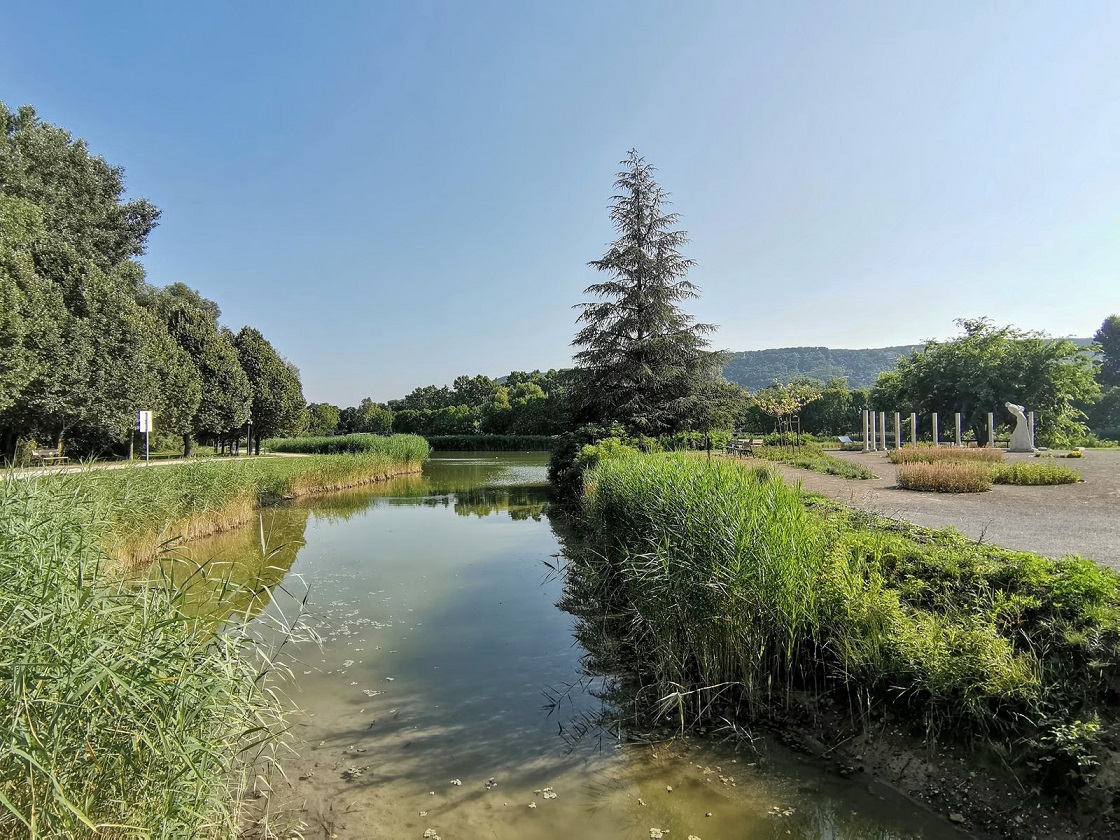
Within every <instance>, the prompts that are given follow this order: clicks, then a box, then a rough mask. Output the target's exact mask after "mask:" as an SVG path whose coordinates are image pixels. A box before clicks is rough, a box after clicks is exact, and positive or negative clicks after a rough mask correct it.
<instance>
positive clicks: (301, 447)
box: [264, 434, 430, 464]
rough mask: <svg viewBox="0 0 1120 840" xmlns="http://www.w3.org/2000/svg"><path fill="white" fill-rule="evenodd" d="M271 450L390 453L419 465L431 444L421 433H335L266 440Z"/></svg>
mask: <svg viewBox="0 0 1120 840" xmlns="http://www.w3.org/2000/svg"><path fill="white" fill-rule="evenodd" d="M264 445H265V447H266V448H267V449H268V450H269V451H271V452H291V453H297V454H304V455H340V454H346V453H351V454H353V453H362V454H370V455H372V454H377V455H387V456H389V457H390V458H392V459H393V460H394V461H401V462H404V463H406V464H418V463H420V462H421V461H423V460H424V459H425V458H427V457H428V452H429V449H430V447H429V446H428V442H427V441H426V440H424V438H422V437H420V435H391V436H388V437H386V436H384V435H370V434H354V435H331V436H328V437H302V438H272V439H270V440H266V441H265V444H264Z"/></svg>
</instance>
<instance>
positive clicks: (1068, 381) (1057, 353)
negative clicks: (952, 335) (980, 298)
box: [871, 318, 1100, 446]
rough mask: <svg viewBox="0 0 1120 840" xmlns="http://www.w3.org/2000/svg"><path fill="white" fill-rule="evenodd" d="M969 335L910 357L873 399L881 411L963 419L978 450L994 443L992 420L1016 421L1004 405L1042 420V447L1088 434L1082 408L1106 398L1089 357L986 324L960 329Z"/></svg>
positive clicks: (1072, 347)
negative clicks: (1102, 396)
mask: <svg viewBox="0 0 1120 840" xmlns="http://www.w3.org/2000/svg"><path fill="white" fill-rule="evenodd" d="M956 323H957V325H958V326H960V327H961V328H962V329H963V330H964V335H962V336H961V337H959V338H956V339H953V340H952V341H945V342H940V341H928V342H926V345H925V349H924V350H920V351H916V352H914V353H910V354H907V355H904V356H902V357H900V358H899V359H898V361H897V362H896V363H895V369H894V370H893V371H888V372H886V373H884V374H881V375H880V377H879V380H878V382H877V383H876V385H875V389H874V390H873V392H872V395H871V402H872V407H873V408H875V409H877V410H880V411H892V410H893V411H907V412H910V411H917V412H923V413H925V412H933V411H936V412H938V413H939V414H940V415H941V416H942V417H943V418H947V417H951V416H952V415H953V413H954V412H958V411H959V412H960V413H961V415H962V422H963V423H964V425H966V426H967V427H968V428H970V429H972V431H973V433H974V434H975V436H976V440H977V442H978V443H979V444H980V445H981V446H984V445H986V444H987V443H988V425H987V414H988V412H994V413H996V415H997V416H999V417H1000V418H1001V419H1002V420H1004V421H1006V420H1008V419H1009V414H1008V412H1007V411H1006V409H1004V403H1007V402H1011V403H1014V404H1016V405H1023V406H1026V407H1027V409H1028V410H1031V411H1034V412H1035V413H1036V418H1037V424H1038V437H1039V439H1040V440H1051V441H1052V442H1060V440H1061V439H1062V438H1063V437H1064V436H1067V435H1071V434H1072V435H1077V434H1083V433H1084V431H1085V428H1084V426H1083V425H1082V424H1081V421H1082V419H1083V417H1084V416H1083V415H1082V413H1081V412H1080V411H1079V410H1078V409H1077V408H1076V407H1075V403H1077V402H1091V401H1093V400H1094V399H1096V397H1097V396H1098V395H1099V394H1100V387H1099V386H1098V385H1097V382H1096V380H1095V379H1094V376H1093V374H1094V366H1093V360H1092V357H1091V355H1090V353H1089V352H1088V351H1087V350H1086V349H1085V348H1082V347H1078V346H1077V345H1076V344H1074V343H1073V342H1072V341H1070V340H1069V339H1053V338H1049V337H1047V336H1046V335H1045V334H1043V333H1040V332H1033V331H1030V332H1028V331H1023V330H1018V329H1016V328H1014V327H1010V326H1007V327H998V328H997V327H994V326H993V325H992V323H991V321H989V320H988V319H986V318H981V319H976V320H966V319H962V320H959V321H957V322H956Z"/></svg>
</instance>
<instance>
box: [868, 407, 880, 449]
mask: <svg viewBox="0 0 1120 840" xmlns="http://www.w3.org/2000/svg"><path fill="white" fill-rule="evenodd" d="M868 418H869V422H870V423H871V426H870V432H871V451H872V452H875V451H876V450H877V449H878V448H879V442H878V437H879V435H878V433H877V432H876V430H875V412H874V411H869V412H868Z"/></svg>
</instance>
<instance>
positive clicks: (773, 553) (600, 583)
mask: <svg viewBox="0 0 1120 840" xmlns="http://www.w3.org/2000/svg"><path fill="white" fill-rule="evenodd" d="M584 514H585V517H586V522H587V526H588V533H589V538H590V548H591V550H589V551H586V552H582V553H580V554H579V555H578V557H577V559H576V560H575V561H574V562H573V568H572V571H571V573H570V576H569V577H570V581H571V583H570V586H569V603H568V606H570V607H571V608H572V609H573V610H574V611H575V612H576V613H577V614H578V615H580V616H581V619H582V621H583V622H584V623H585V624H586V623H591V624H598V625H600V626H604V627H605V626H607V625H609V634H608V635H612V636H613V638H615V639H617V640H618V641H617V642H616V643H615V644H616V648H617V651H616V652H617V654H618V656H617V658H618V661H619V662H620V663H630V665H632V666H633V667H636V668H637V670H638V671H639V675H640V679H641V680H642V681H643V684H644V685H645V686H647V690H648V692H653V693H655V694H656V697H657V698H659V699H661V700H665V699H666V698H669V702H668V703H667V704H666V703H663V704H662V710H665V709H666V708H667V707H668V706H671V707H672V709H673V712H674V715H678V714H679V715H680V716H681V719H684V717H685V715H686V712H687V714H689V715H694V716H695V717H696V718H698V719H700V718H702V717H703V716H704V714H705V713H708V714H710V713H711V712H712V709H713V708H722V707H723V706H724V704H725V703H726V704H728V705H734V704H737V705H738V706H739V707H740V708H746V709H748V710H750V711H752V712H758V711H760V710H762V709H774V708H782V707H783V706H784V705H785V704H786V703H788V702H790V698H791V697H792V696H793V695H794V694H795V693H796V692H799V691H804V690H808V691H810V692H814V693H816V694H819V695H824V694H828V695H833V696H837V697H840V698H846V699H847V700H848V701H849V702H853V703H855V704H856V705H857V706H859V707H860V708H863V709H866V708H868V707H869V706H870V705H871V704H874V703H878V702H882V701H889V702H891V703H892V708H893V709H895V710H896V711H897V712H898V713H899V714H903V715H908V716H910V717H911V719H913V720H915V721H921V722H923V724H924V725H925V726H927V727H930V728H933V729H937V728H940V727H948V726H953V727H954V728H955V731H958V732H971V733H973V734H979V735H985V736H988V737H993V738H996V739H998V740H999V741H1000V742H1001V743H1002V744H1003V745H1004V746H1005V747H1006V748H1007V749H1008V751H1009V754H1011V755H1013V756H1015V755H1017V756H1018V757H1019V759H1021V760H1022V761H1023V762H1027V763H1030V762H1033V763H1034V764H1035V765H1036V766H1039V767H1041V766H1043V765H1045V766H1046V767H1050V768H1055V767H1057V768H1062V771H1061V772H1062V774H1065V775H1062V778H1063V779H1065V781H1066V782H1067V783H1069V782H1070V779H1073V778H1074V777H1077V778H1080V779H1084V778H1085V777H1086V776H1087V774H1089V773H1091V767H1090V766H1089V765H1088V764H1085V765H1081V764H1079V763H1078V761H1077V760H1074V758H1073V756H1074V753H1077V754H1078V755H1080V756H1081V757H1082V758H1083V757H1084V754H1082V753H1080V752H1078V751H1079V750H1081V749H1082V748H1084V749H1085V750H1090V749H1091V748H1092V745H1091V744H1089V743H1088V740H1091V738H1090V736H1092V737H1094V738H1095V737H1096V736H1095V735H1094V734H1093V733H1092V732H1090V731H1089V730H1087V729H1085V728H1084V727H1082V728H1081V729H1078V728H1077V726H1078V725H1079V724H1081V723H1083V722H1085V721H1093V720H1097V721H1099V722H1100V724H1099V726H1100V730H1099V731H1100V733H1102V737H1103V733H1105V732H1108V733H1113V734H1114V733H1115V731H1116V723H1117V721H1116V713H1115V707H1114V705H1113V704H1112V700H1111V697H1112V695H1111V691H1112V688H1111V686H1113V685H1115V684H1117V680H1120V578H1118V577H1117V575H1116V574H1115V573H1113V572H1112V571H1109V570H1105V569H1101V568H1098V567H1097V566H1096V565H1095V564H1093V563H1092V562H1090V561H1088V560H1081V559H1079V558H1068V559H1065V560H1051V559H1047V558H1043V557H1039V556H1036V555H1032V554H1024V553H1017V552H1011V551H1006V550H1002V549H999V548H995V547H992V546H985V545H979V544H977V543H975V542H973V541H970V540H966V539H965V538H963V537H961V536H960V535H959V534H956V533H955V532H951V531H946V532H934V531H926V530H923V529H919V528H915V527H912V526H908V525H902V524H899V523H896V522H892V521H890V520H879V519H876V518H874V517H871V516H868V515H864V514H859V513H856V512H853V511H850V510H848V509H845V508H843V507H841V506H839V505H836V504H834V503H830V502H824V501H823V500H814V499H808V498H805V497H802V496H800V495H799V494H798V493H797V491H796V490H794V489H793V488H790V487H788V486H786V485H785V484H784V483H782V482H781V481H780V480H778V479H776V478H774V477H773V476H772V475H770V474H769V473H768V471H748V470H746V469H743V468H742V467H741V466H739V465H737V464H733V463H729V462H713V463H710V464H709V463H707V462H705V461H703V460H699V459H696V458H685V457H680V456H643V455H638V454H633V453H630V454H627V453H624V452H622V453H617V454H616V455H614V456H608V457H602V458H600V459H599V462H598V464H597V465H596V466H594V467H593V468H591V469H590V470H589V471H588V472H587V473H586V475H585V489H584ZM716 698H721V699H720V700H719V702H718V703H717V702H715V700H716ZM729 698H732V699H733V701H734V703H732V700H731V699H729ZM1072 731H1076V732H1080V733H1081V734H1082V736H1084V738H1083V740H1084V741H1085V743H1082V742H1080V741H1079V742H1078V743H1077V744H1075V745H1074V747H1071V748H1070V749H1066V747H1069V746H1070V745H1069V743H1068V739H1067V740H1065V741H1063V740H1062V739H1063V738H1067V736H1068V734H1069V732H1072ZM1109 737H1112V735H1109ZM1059 743H1062V744H1063V746H1062V748H1061V749H1057V748H1056V747H1055V745H1057V744H1059ZM1085 754H1087V753H1085ZM1071 762H1072V763H1071ZM1067 771H1068V772H1067Z"/></svg>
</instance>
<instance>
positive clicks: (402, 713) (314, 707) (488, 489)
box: [190, 453, 965, 840]
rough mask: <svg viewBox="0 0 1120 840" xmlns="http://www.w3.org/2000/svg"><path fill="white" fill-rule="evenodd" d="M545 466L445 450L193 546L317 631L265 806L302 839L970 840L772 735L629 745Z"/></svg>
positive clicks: (517, 456)
mask: <svg viewBox="0 0 1120 840" xmlns="http://www.w3.org/2000/svg"><path fill="white" fill-rule="evenodd" d="M545 463H546V456H545V455H543V454H540V453H436V454H435V455H433V457H432V458H431V459H430V460H429V461H428V463H427V464H426V465H425V470H424V474H423V475H422V476H412V477H408V478H403V479H398V480H394V481H392V482H387V483H385V484H383V485H380V486H375V487H373V488H371V489H366V490H363V491H362V492H353V493H342V494H334V495H330V496H322V497H317V498H312V499H306V500H302V501H299V502H295V503H292V504H290V505H286V506H283V507H280V508H275V509H271V510H269V511H267V512H266V513H265V514H264V517H263V519H262V522H261V523H260V525H259V526H254V527H252V528H246V529H244V530H243V531H239V532H236V533H233V534H227V535H224V536H222V537H219V538H214V539H210V540H204V541H199V542H197V543H194V544H192V545H191V546H190V552H191V554H192V555H193V556H194V557H196V558H207V559H210V560H217V561H219V562H227V563H230V564H231V566H232V567H235V568H237V569H239V570H240V575H241V576H245V575H249V576H252V575H256V576H258V577H259V580H260V582H261V593H262V598H265V597H267V598H268V599H269V603H268V605H267V607H265V609H266V610H267V611H268V612H269V613H271V614H272V615H273V616H278V615H281V614H284V615H286V616H287V617H289V618H290V617H291V614H292V613H293V612H294V611H295V609H296V607H297V606H298V603H299V602H300V601H301V600H305V604H304V605H303V608H304V609H305V610H306V611H307V617H308V620H309V622H310V623H311V625H312V626H313V627H314V628H315V629H316V630H317V631H318V633H319V635H320V636H321V637H322V646H321V648H320V647H318V646H314V645H303V646H302V647H301V648H300V649H299V650H298V651H296V659H297V661H296V662H295V663H294V664H293V665H292V670H293V673H294V685H292V686H290V687H289V688H288V695H289V697H290V699H291V701H292V702H293V703H294V704H295V705H296V706H298V707H299V708H300V709H301V710H302V711H301V714H300V715H299V716H298V717H297V718H296V726H295V730H294V735H295V749H296V755H295V756H293V757H291V758H290V759H289V760H287V761H286V762H285V768H286V771H287V776H288V782H287V783H280V784H278V785H276V786H275V788H276V789H275V792H274V794H273V796H272V801H273V802H274V803H289V804H291V805H293V806H295V807H299V808H302V809H304V810H303V819H304V820H305V821H306V823H307V828H306V829H305V832H304V834H305V836H306V837H308V838H316V837H323V838H331V837H338V838H380V837H384V838H408V837H415V838H421V837H424V836H425V832H429V831H430V833H429V834H427V835H426V836H428V837H432V836H433V835H438V836H439V837H441V838H444V840H454V839H455V838H501V839H502V840H504V838H511V839H512V838H517V840H536V838H557V837H580V838H597V837H603V838H649V837H651V836H652V837H656V836H660V835H659V834H658V833H657V832H656V831H654V830H655V829H656V830H657V831H659V832H661V834H663V835H664V836H665V837H668V838H679V840H686V838H689V837H690V836H691V837H699V838H704V840H717V839H718V838H747V837H750V838H755V837H765V838H769V837H773V838H795V839H796V838H814V839H815V838H883V840H886V838H918V837H922V838H941V837H962V836H965V835H963V834H961V833H960V832H958V831H956V830H955V828H954V827H953V826H952V825H951V824H949V823H948V822H947V821H945V820H943V819H942V818H940V817H938V816H936V815H934V814H932V813H930V812H929V811H926V810H924V809H922V808H920V807H918V806H916V805H914V804H912V803H911V802H910V801H909V800H907V799H905V798H903V797H901V796H899V795H897V794H894V793H893V792H892V791H891V789H890V788H888V787H887V786H885V785H880V784H878V783H872V784H870V785H869V782H870V780H869V779H868V778H864V777H859V776H858V774H857V777H855V778H850V779H843V778H840V777H839V776H838V775H836V774H835V773H834V772H832V771H830V770H829V769H828V768H827V767H825V766H824V764H823V763H822V762H820V761H818V760H814V759H810V758H808V757H803V756H801V755H798V754H793V753H791V752H788V751H786V750H785V749H784V748H782V747H780V746H777V745H776V744H774V743H771V741H772V740H773V739H762V740H759V741H758V742H756V743H754V744H752V743H751V742H749V741H747V740H743V739H730V740H724V741H722V742H720V741H719V740H718V739H717V738H715V737H707V738H695V737H692V738H685V739H678V740H672V741H667V742H662V743H641V742H635V741H633V740H631V739H627V738H623V739H620V738H619V737H618V732H619V728H618V727H617V726H616V725H614V724H613V723H612V720H614V715H613V714H612V712H613V707H612V705H611V702H610V699H609V698H611V697H612V696H613V695H614V693H615V692H617V690H618V687H619V686H618V681H616V680H612V679H611V678H610V677H604V676H603V675H598V674H593V673H592V674H589V673H586V672H585V670H584V664H585V663H586V662H587V661H588V660H589V658H590V657H588V656H587V655H586V653H587V652H586V651H584V650H583V649H582V648H581V647H580V646H579V644H578V643H577V642H576V641H575V635H574V633H575V629H576V619H575V618H573V617H572V616H571V615H569V614H568V613H566V612H564V611H562V610H561V609H559V608H558V607H557V606H556V605H557V603H558V602H559V601H560V600H561V598H562V596H563V594H564V580H563V575H562V573H561V572H560V571H558V570H561V569H562V566H563V557H562V556H561V551H562V543H561V539H560V537H561V536H562V535H563V527H564V526H563V524H562V523H561V522H559V521H557V522H553V521H551V520H550V518H549V515H548V509H547V503H548V487H547V482H546V475H545ZM262 543H263V545H264V546H265V548H264V550H262ZM289 652H291V651H289Z"/></svg>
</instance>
